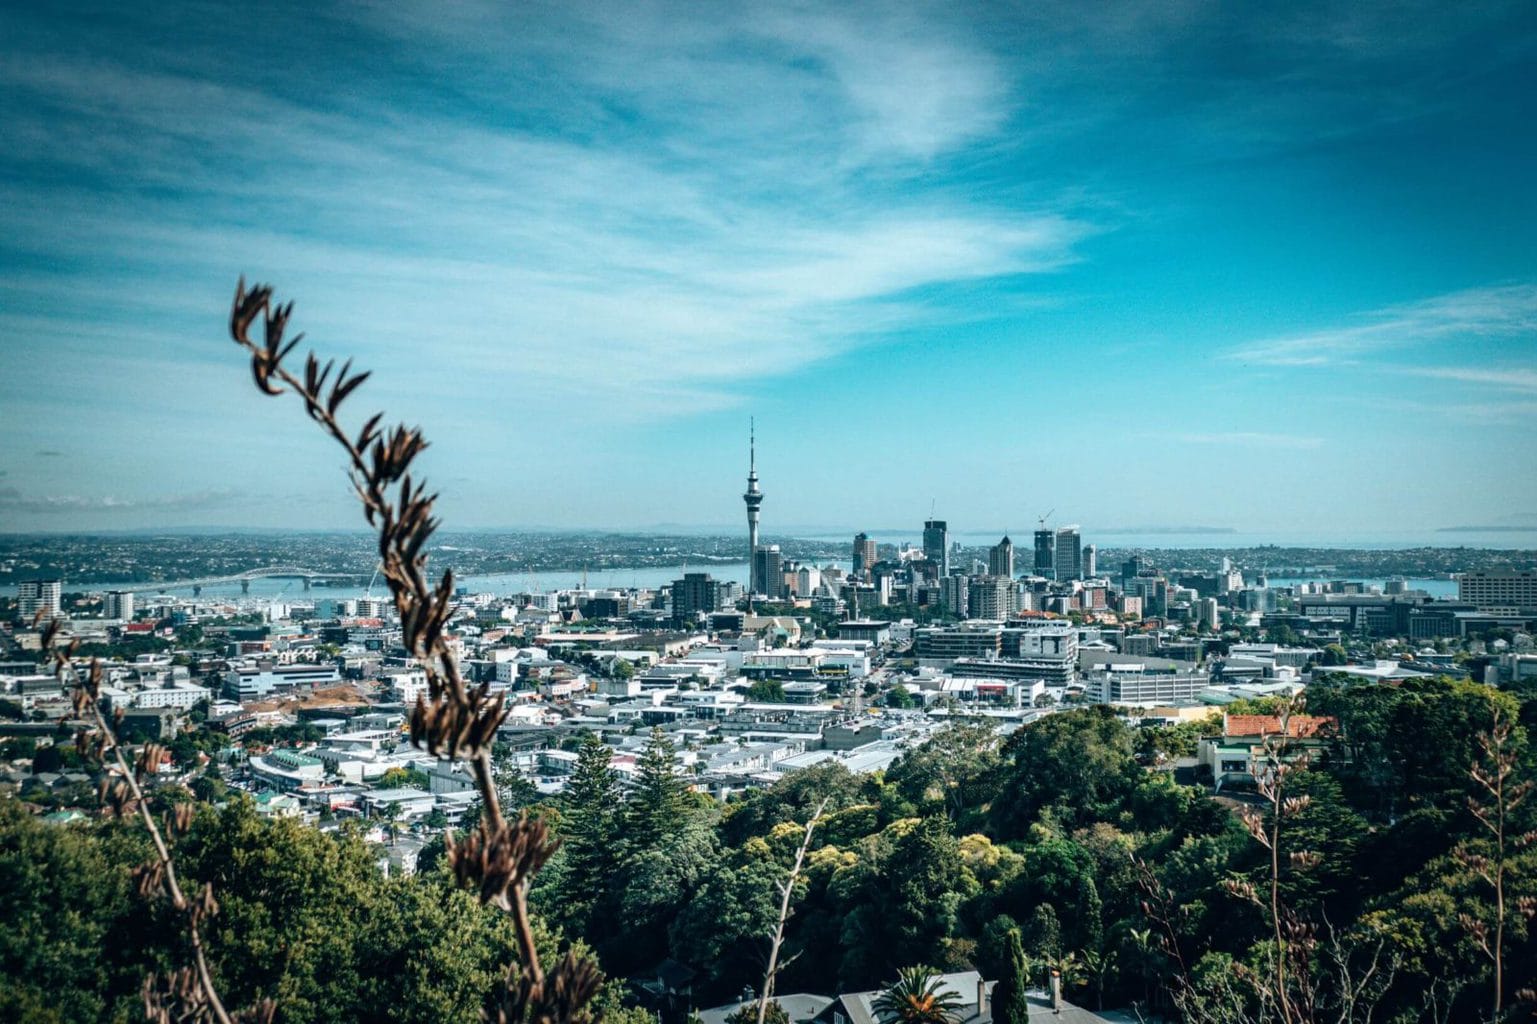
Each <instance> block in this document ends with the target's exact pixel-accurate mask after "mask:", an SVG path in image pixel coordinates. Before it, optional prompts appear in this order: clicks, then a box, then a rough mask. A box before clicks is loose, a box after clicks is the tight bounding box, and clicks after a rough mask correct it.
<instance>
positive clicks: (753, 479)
mask: <svg viewBox="0 0 1537 1024" xmlns="http://www.w3.org/2000/svg"><path fill="white" fill-rule="evenodd" d="M742 501H743V502H745V503H746V504H747V574H748V580H749V584H750V585H749V586H748V588H747V590H748V593H750V594H762V593H765V591H764V589H763V580H762V579H761V578H760V577H759V576H758V508H759V507H760V506H761V505H762V504H763V492H762V491H760V490H758V432H757V427H756V425H755V424H751V423H749V426H748V431H747V493H745V494H743V495H742Z"/></svg>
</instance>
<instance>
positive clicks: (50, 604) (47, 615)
mask: <svg viewBox="0 0 1537 1024" xmlns="http://www.w3.org/2000/svg"><path fill="white" fill-rule="evenodd" d="M63 592H64V586H63V584H62V583H60V582H59V581H58V580H22V581H21V583H19V584H17V586H16V614H17V617H18V618H20V619H21V621H23V622H31V621H32V620H33V619H34V618H37V615H38V613H39V612H41V613H42V620H41V621H45V622H46V621H50V620H52V619H56V618H58V617H59V602H60V598H62V597H63Z"/></svg>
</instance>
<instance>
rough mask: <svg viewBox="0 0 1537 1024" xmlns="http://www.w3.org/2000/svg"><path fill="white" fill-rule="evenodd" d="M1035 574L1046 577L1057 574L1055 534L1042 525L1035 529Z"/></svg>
mask: <svg viewBox="0 0 1537 1024" xmlns="http://www.w3.org/2000/svg"><path fill="white" fill-rule="evenodd" d="M1035 574H1036V575H1037V576H1045V577H1046V578H1047V579H1052V578H1054V577H1055V576H1056V575H1057V535H1056V534H1054V533H1052V532H1051V531H1050V530H1048V529H1045V528H1044V527H1043V528H1042V529H1039V530H1036V531H1035Z"/></svg>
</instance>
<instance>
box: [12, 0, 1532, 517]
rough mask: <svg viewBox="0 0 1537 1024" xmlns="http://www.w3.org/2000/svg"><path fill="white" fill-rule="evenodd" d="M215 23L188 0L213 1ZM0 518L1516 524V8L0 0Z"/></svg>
mask: <svg viewBox="0 0 1537 1024" xmlns="http://www.w3.org/2000/svg"><path fill="white" fill-rule="evenodd" d="M237 10H238V13H232V11H237ZM0 37H3V38H4V39H6V41H7V42H6V45H5V47H4V50H3V52H0V137H3V138H4V140H5V145H4V146H3V147H0V429H3V435H4V437H5V439H6V444H5V446H4V448H3V452H0V529H11V530H35V529H94V528H138V527H144V526H170V525H182V524H231V525H247V526H248V525H276V526H305V527H331V526H352V525H356V524H357V522H358V519H357V516H356V513H355V510H354V509H353V508H352V505H351V503H350V502H349V497H348V492H347V487H346V484H345V481H344V479H343V477H342V475H341V473H340V467H339V464H338V459H337V457H336V455H335V454H334V453H333V452H332V450H331V449H330V448H329V447H328V446H327V444H326V443H325V442H324V440H323V439H322V438H321V437H320V436H319V435H318V434H317V433H316V432H315V431H314V428H313V426H312V425H311V424H309V423H308V422H307V421H306V420H305V419H304V417H303V416H302V415H301V414H300V413H299V411H298V409H297V408H296V407H294V406H293V405H291V404H285V403H281V402H277V401H274V400H267V399H263V398H261V397H260V396H258V395H257V394H256V393H255V392H254V390H253V389H252V387H251V386H250V382H249V377H248V375H247V374H246V372H245V369H244V367H243V365H242V363H241V361H240V359H239V356H238V353H237V351H236V350H235V349H234V347H233V346H232V345H230V344H229V343H228V342H227V341H225V340H224V334H223V323H224V319H225V315H226V311H227V306H228V301H229V296H230V293H231V292H232V290H233V285H234V281H235V279H236V277H237V276H238V275H240V274H241V273H244V274H246V275H247V277H248V278H254V279H258V280H266V281H271V282H273V283H274V284H275V285H276V286H277V288H278V289H279V291H280V293H281V294H283V295H285V296H287V297H290V298H292V299H294V300H295V301H296V303H297V312H296V314H295V316H296V321H297V322H298V324H299V326H300V327H301V328H302V329H303V330H305V331H306V332H307V335H308V337H309V338H310V339H312V340H313V342H314V343H315V344H316V345H317V346H318V347H319V348H321V349H322V350H323V351H324V352H325V353H326V354H328V355H338V356H351V357H354V358H355V359H356V360H357V361H358V362H359V363H360V364H361V365H364V366H366V367H369V368H371V369H373V370H374V371H375V373H374V378H373V380H372V381H371V382H370V383H369V384H368V385H367V386H366V387H365V388H364V390H363V391H362V392H361V393H360V394H359V396H358V397H357V398H354V399H353V410H354V412H355V413H356V414H359V415H361V414H362V413H364V412H365V411H368V410H371V409H372V408H373V407H380V408H384V409H386V410H388V412H389V414H390V415H391V416H393V417H399V418H402V419H405V420H407V421H409V422H412V423H417V424H420V425H421V426H422V427H423V429H424V430H425V431H426V433H427V434H428V436H429V437H430V438H431V439H432V440H433V442H434V447H433V448H432V450H431V451H430V453H429V456H428V457H427V469H428V470H429V473H430V475H431V477H432V479H433V482H434V483H435V484H436V485H437V486H438V487H439V489H440V490H441V491H442V493H443V504H442V512H443V514H444V517H445V519H446V522H447V525H449V526H450V527H477V526H532V525H545V526H570V525H582V526H600V527H643V526H647V525H652V524H661V523H680V524H691V525H713V524H735V523H737V522H738V521H739V520H740V519H741V518H742V511H741V501H740V491H741V488H742V483H743V480H742V477H743V475H744V473H745V469H746V466H745V462H746V434H747V422H748V418H749V416H755V417H756V419H757V423H758V432H759V439H760V444H759V470H760V473H761V475H762V477H763V487H764V490H765V492H766V493H767V495H768V498H767V500H766V502H765V504H764V512H763V521H764V524H765V528H766V529H767V530H769V531H770V532H773V531H774V530H775V529H779V528H791V529H795V528H805V527H811V526H816V527H828V528H838V529H842V528H845V527H847V528H849V529H854V528H859V527H861V526H880V527H889V526H892V525H898V524H902V523H907V522H912V523H915V524H916V523H917V522H918V521H919V520H921V519H922V518H924V517H925V516H926V515H927V514H928V513H929V510H930V508H931V507H933V508H935V509H936V510H937V511H938V512H939V513H940V514H941V515H943V516H945V517H947V518H948V519H949V520H950V521H951V523H952V524H953V526H954V527H956V528H967V527H968V526H970V525H975V526H977V527H981V528H991V527H992V526H994V525H999V526H1005V527H1011V528H1012V529H1014V530H1016V531H1022V530H1025V529H1028V528H1029V526H1030V525H1032V524H1033V522H1034V519H1035V517H1036V516H1037V515H1038V514H1040V513H1041V512H1043V511H1045V510H1046V509H1048V508H1055V509H1056V510H1057V516H1056V518H1057V519H1059V520H1073V521H1080V522H1082V523H1083V524H1084V525H1085V526H1086V527H1088V528H1092V527H1093V526H1094V525H1096V524H1098V525H1104V526H1109V525H1113V524H1127V523H1138V524H1147V525H1160V526H1169V525H1179V524H1184V523H1201V524H1215V525H1222V526H1231V527H1234V528H1237V529H1241V530H1243V531H1244V532H1246V533H1252V532H1264V531H1267V530H1273V531H1277V532H1278V533H1280V532H1296V531H1298V530H1304V531H1312V532H1314V533H1319V534H1337V535H1340V536H1348V535H1350V534H1352V533H1356V534H1361V533H1373V534H1374V535H1382V533H1383V528H1384V525H1385V524H1391V526H1392V527H1393V528H1394V529H1399V530H1405V531H1412V530H1430V529H1434V528H1435V527H1438V526H1450V525H1458V524H1467V523H1480V524H1484V523H1492V524H1501V523H1503V524H1522V523H1524V524H1534V523H1537V201H1534V198H1533V182H1534V181H1537V131H1534V130H1533V125H1534V124H1537V7H1533V5H1531V4H1530V3H1525V2H1510V3H1479V2H1470V3H1464V4H1458V5H1450V4H1443V3H1415V2H1406V3H1395V4H1374V3H1367V2H1353V3H1338V4H1332V3H1292V4H1285V5H1257V4H1224V3H1217V2H1198V0H1158V2H1132V3H1120V4H1109V5H1086V4H1079V3H1068V2H1062V3H1055V2H1046V3H1033V4H1012V3H1010V4H1003V3H1000V4H939V5H934V6H933V7H929V8H925V7H923V6H921V5H916V4H904V5H891V4H877V5H870V6H859V5H838V4H828V3H819V4H806V5H773V4H762V5H716V6H709V5H701V4H693V3H689V4H669V3H637V4H607V5H585V6H584V5H581V4H571V3H559V4H549V5H540V4H526V3H506V2H495V3H491V2H487V3H462V4H451V5H445V4H442V3H412V2H407V0H396V2H380V3H373V4H365V3H359V4H347V5H338V6H328V5H324V4H292V5H289V4H282V3H275V4H264V5H261V6H260V7H259V8H252V7H243V8H239V9H233V8H231V9H226V8H225V7H224V5H219V4H189V3H176V2H166V3H163V4H158V5H133V4H130V5H110V6H107V5H102V6H97V5H62V4H36V5H26V7H25V9H23V5H8V6H7V8H6V9H5V10H4V11H3V12H0Z"/></svg>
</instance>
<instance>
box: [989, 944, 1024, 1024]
mask: <svg viewBox="0 0 1537 1024" xmlns="http://www.w3.org/2000/svg"><path fill="white" fill-rule="evenodd" d="M1004 941H1005V949H1004V953H1005V956H1004V970H1003V974H1002V975H1001V976H1000V977H999V978H998V983H997V984H996V985H994V986H993V1024H1027V1021H1028V1020H1029V1018H1030V1003H1029V1001H1028V1000H1027V999H1026V998H1025V989H1026V988H1027V987H1028V986H1029V978H1030V965H1029V963H1028V962H1027V961H1026V960H1025V946H1024V943H1023V942H1021V941H1020V937H1019V929H1017V928H1010V929H1009V932H1008V936H1007V938H1006V939H1005V940H1004Z"/></svg>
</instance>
